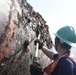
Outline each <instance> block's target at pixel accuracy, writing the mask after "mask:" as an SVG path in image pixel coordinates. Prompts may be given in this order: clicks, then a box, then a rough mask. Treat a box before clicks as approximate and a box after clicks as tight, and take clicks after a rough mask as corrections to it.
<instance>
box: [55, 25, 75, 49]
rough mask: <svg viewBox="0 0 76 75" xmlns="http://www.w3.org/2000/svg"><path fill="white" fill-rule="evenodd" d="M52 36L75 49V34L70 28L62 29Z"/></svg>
mask: <svg viewBox="0 0 76 75" xmlns="http://www.w3.org/2000/svg"><path fill="white" fill-rule="evenodd" d="M54 35H55V36H56V37H58V38H59V39H60V40H62V41H63V42H65V43H67V44H68V45H70V46H73V47H76V32H75V30H74V28H73V27H72V26H64V27H62V28H60V29H59V30H58V31H57V33H54Z"/></svg>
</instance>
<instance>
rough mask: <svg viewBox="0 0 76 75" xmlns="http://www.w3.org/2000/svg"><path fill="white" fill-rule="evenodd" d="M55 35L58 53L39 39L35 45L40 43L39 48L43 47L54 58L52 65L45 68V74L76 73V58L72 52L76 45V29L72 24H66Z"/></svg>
mask: <svg viewBox="0 0 76 75" xmlns="http://www.w3.org/2000/svg"><path fill="white" fill-rule="evenodd" d="M54 35H55V49H56V51H57V52H58V53H57V54H55V53H54V52H53V51H52V50H49V49H48V48H47V47H45V46H44V44H43V42H41V41H40V40H39V39H36V40H35V45H36V43H39V49H41V50H42V51H43V52H44V53H45V54H46V55H47V56H48V57H49V58H50V59H52V60H54V61H53V62H52V63H51V64H50V65H48V66H47V67H45V68H44V70H43V71H44V74H46V75H76V60H75V58H74V57H73V56H72V52H71V47H76V32H75V29H74V28H73V27H72V26H64V27H62V28H60V29H59V30H58V31H57V33H55V34H54ZM46 63H47V62H46ZM33 67H34V66H33ZM44 74H43V75H44Z"/></svg>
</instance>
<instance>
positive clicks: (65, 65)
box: [58, 58, 74, 75]
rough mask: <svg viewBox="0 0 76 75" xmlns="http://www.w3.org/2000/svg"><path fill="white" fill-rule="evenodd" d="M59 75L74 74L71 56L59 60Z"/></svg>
mask: <svg viewBox="0 0 76 75" xmlns="http://www.w3.org/2000/svg"><path fill="white" fill-rule="evenodd" d="M58 75H74V64H73V62H72V61H71V60H70V59H69V58H61V59H60V60H59V63H58Z"/></svg>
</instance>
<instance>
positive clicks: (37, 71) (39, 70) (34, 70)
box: [30, 62, 44, 75]
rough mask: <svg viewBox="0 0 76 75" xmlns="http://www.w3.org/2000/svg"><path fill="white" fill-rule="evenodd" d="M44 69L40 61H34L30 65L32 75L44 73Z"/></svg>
mask: <svg viewBox="0 0 76 75" xmlns="http://www.w3.org/2000/svg"><path fill="white" fill-rule="evenodd" d="M43 73H44V72H43V70H42V67H41V65H40V64H39V63H37V62H33V63H32V64H31V65H30V74H31V75H43Z"/></svg>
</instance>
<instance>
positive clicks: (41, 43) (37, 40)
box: [34, 39, 44, 49]
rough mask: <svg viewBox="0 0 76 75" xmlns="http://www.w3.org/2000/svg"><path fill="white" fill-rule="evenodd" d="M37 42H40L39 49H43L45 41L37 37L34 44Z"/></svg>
mask: <svg viewBox="0 0 76 75" xmlns="http://www.w3.org/2000/svg"><path fill="white" fill-rule="evenodd" d="M37 43H39V49H42V47H43V46H44V44H43V42H42V41H41V40H39V39H36V40H35V41H34V45H36V44H37Z"/></svg>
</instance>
